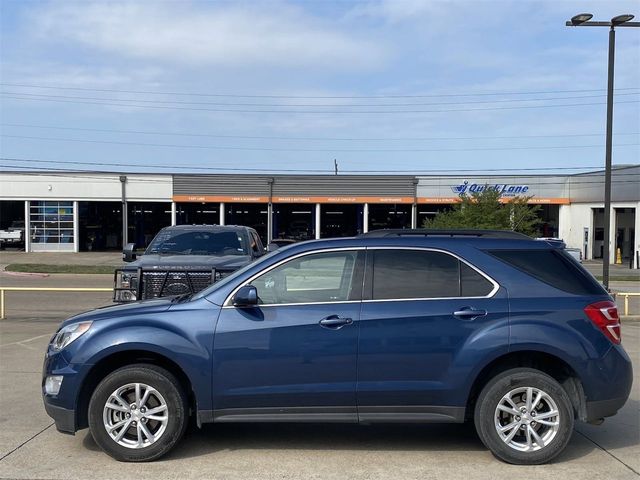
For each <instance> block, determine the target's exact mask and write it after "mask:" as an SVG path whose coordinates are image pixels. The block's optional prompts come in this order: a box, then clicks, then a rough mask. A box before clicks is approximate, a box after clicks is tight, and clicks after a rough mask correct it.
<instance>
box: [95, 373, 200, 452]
mask: <svg viewBox="0 0 640 480" xmlns="http://www.w3.org/2000/svg"><path fill="white" fill-rule="evenodd" d="M186 426H187V401H186V398H185V394H184V391H183V389H182V387H181V386H180V383H179V382H178V380H177V379H176V378H175V376H174V375H172V374H171V373H170V372H168V371H167V370H165V369H163V368H160V367H157V366H155V365H148V364H137V365H130V366H127V367H123V368H120V369H118V370H116V371H114V372H113V373H111V374H109V375H108V376H107V377H105V378H104V379H103V380H102V381H101V382H100V384H99V385H98V386H97V387H96V389H95V391H94V392H93V395H92V396H91V400H90V402H89V428H90V430H91V435H92V436H93V439H94V440H95V441H96V443H97V444H98V445H99V446H100V448H102V450H104V451H105V452H106V453H108V454H109V455H111V456H112V457H113V458H115V459H116V460H119V461H127V462H144V461H150V460H155V459H157V458H159V457H161V456H162V455H164V454H165V453H167V452H168V451H169V450H171V448H173V446H174V445H175V444H176V442H177V441H178V440H180V438H181V437H182V435H183V434H184V431H185V429H186Z"/></svg>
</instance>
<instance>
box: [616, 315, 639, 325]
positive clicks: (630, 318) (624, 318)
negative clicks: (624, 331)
mask: <svg viewBox="0 0 640 480" xmlns="http://www.w3.org/2000/svg"><path fill="white" fill-rule="evenodd" d="M620 321H621V322H624V323H637V322H640V315H620Z"/></svg>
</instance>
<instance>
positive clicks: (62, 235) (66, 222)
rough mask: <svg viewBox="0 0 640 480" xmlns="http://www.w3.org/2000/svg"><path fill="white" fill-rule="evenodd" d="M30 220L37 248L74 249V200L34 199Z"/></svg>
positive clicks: (31, 232) (31, 205) (32, 238)
mask: <svg viewBox="0 0 640 480" xmlns="http://www.w3.org/2000/svg"><path fill="white" fill-rule="evenodd" d="M29 220H30V231H29V235H30V236H31V243H32V245H33V248H34V249H35V250H45V249H49V248H50V249H52V250H73V245H74V236H73V202H61V201H33V202H31V204H30V210H29ZM61 245H64V246H65V247H66V248H64V247H62V248H61V247H60V246H61Z"/></svg>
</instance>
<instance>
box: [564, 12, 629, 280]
mask: <svg viewBox="0 0 640 480" xmlns="http://www.w3.org/2000/svg"><path fill="white" fill-rule="evenodd" d="M592 18H593V15H592V14H590V13H580V14H578V15H576V16H574V17H572V18H571V20H569V21H568V22H567V23H566V25H567V27H608V28H609V61H608V75H607V128H606V130H607V138H606V142H605V143H606V147H605V167H604V245H603V249H602V250H603V252H602V283H603V284H604V286H605V288H606V289H607V290H608V289H609V265H610V258H609V257H610V256H611V253H610V252H611V164H612V162H611V158H612V154H611V150H612V146H613V68H614V57H615V46H616V31H615V27H640V22H632V21H631V20H633V15H631V14H625V15H618V16H616V17H613V18H612V19H611V21H609V22H596V21H591V19H592Z"/></svg>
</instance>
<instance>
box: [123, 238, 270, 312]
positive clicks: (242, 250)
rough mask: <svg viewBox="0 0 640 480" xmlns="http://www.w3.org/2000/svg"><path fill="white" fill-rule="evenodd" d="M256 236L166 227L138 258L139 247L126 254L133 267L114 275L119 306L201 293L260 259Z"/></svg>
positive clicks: (128, 266) (128, 248)
mask: <svg viewBox="0 0 640 480" xmlns="http://www.w3.org/2000/svg"><path fill="white" fill-rule="evenodd" d="M264 253H265V249H264V247H263V245H262V241H261V240H260V237H259V236H258V234H257V233H256V231H255V230H254V229H252V228H249V227H243V226H237V225H229V226H221V225H178V226H172V227H165V228H163V229H162V230H160V232H158V234H157V235H156V236H155V238H154V239H153V240H152V241H151V243H150V244H149V246H148V247H147V249H146V250H145V252H144V255H142V256H141V257H140V258H138V259H137V258H136V254H135V245H134V244H132V243H130V244H129V245H127V247H126V248H125V249H124V251H123V260H124V261H125V262H129V265H126V266H125V267H123V268H118V269H116V271H115V275H114V294H113V300H114V301H115V302H121V303H122V302H135V301H137V300H145V299H149V298H157V297H168V296H175V295H184V294H189V293H197V292H199V291H200V290H203V289H205V288H206V287H208V286H209V285H211V284H212V283H214V282H217V281H218V280H220V279H221V278H223V277H225V276H227V275H229V274H230V273H231V272H234V271H235V270H237V269H239V268H241V267H244V266H245V265H247V264H248V263H251V262H252V261H254V260H255V259H256V258H258V257H260V256H262V255H263V254H264Z"/></svg>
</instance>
